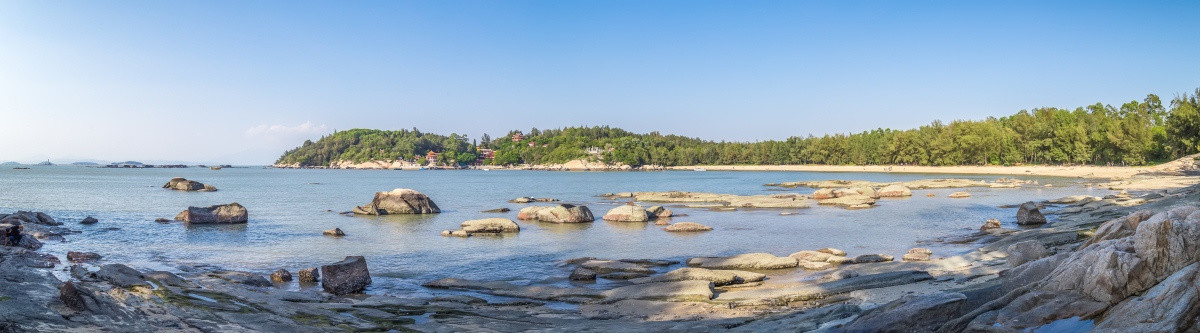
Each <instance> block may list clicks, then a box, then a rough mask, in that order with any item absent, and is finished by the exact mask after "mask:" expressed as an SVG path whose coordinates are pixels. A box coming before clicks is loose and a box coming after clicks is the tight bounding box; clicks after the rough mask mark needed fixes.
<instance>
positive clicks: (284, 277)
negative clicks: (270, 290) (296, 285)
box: [271, 268, 292, 282]
mask: <svg viewBox="0 0 1200 333" xmlns="http://www.w3.org/2000/svg"><path fill="white" fill-rule="evenodd" d="M271 281H274V282H289V281H292V272H288V271H287V270H286V269H282V268H280V269H279V270H277V271H275V272H274V273H271Z"/></svg>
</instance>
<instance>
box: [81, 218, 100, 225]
mask: <svg viewBox="0 0 1200 333" xmlns="http://www.w3.org/2000/svg"><path fill="white" fill-rule="evenodd" d="M96 222H100V220H97V219H96V218H94V217H91V216H88V217H85V218H83V220H80V221H79V224H96Z"/></svg>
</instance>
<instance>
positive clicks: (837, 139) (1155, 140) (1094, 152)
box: [278, 89, 1200, 166]
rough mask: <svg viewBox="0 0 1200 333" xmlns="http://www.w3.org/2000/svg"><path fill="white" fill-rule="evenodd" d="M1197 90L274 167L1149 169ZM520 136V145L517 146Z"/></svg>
mask: <svg viewBox="0 0 1200 333" xmlns="http://www.w3.org/2000/svg"><path fill="white" fill-rule="evenodd" d="M1198 99H1200V89H1196V91H1195V93H1194V94H1183V95H1181V96H1177V97H1175V98H1173V99H1172V100H1171V101H1170V102H1169V104H1168V105H1164V104H1163V102H1162V100H1161V99H1160V98H1159V97H1158V96H1156V95H1153V94H1151V95H1148V96H1146V98H1145V99H1143V100H1141V101H1130V102H1128V103H1124V104H1122V105H1120V106H1112V105H1105V104H1102V103H1096V104H1092V105H1087V106H1082V107H1077V108H1075V109H1061V108H1052V107H1050V108H1036V109H1032V110H1021V111H1019V112H1017V113H1016V114H1013V115H1011V116H1007V117H1001V118H994V117H989V118H987V119H984V120H955V121H951V122H949V123H946V122H942V121H934V122H933V123H931V124H929V125H925V126H921V127H919V128H915V129H907V130H895V129H882V128H881V129H874V130H869V131H863V132H860V133H851V134H826V135H823V136H813V135H808V136H804V137H799V136H794V137H790V138H787V139H786V140H768V141H759V142H724V141H710V140H702V139H699V138H691V137H684V136H678V135H663V134H661V133H658V132H651V133H645V134H639V133H632V132H629V131H625V130H622V129H619V128H611V127H608V126H596V127H567V128H562V129H550V130H538V129H536V128H534V129H531V130H529V131H527V132H522V131H510V132H509V133H507V134H506V135H505V136H504V137H500V138H495V139H493V138H491V137H490V136H489V135H487V134H484V135H483V136H482V137H481V138H480V140H478V141H472V140H470V139H468V138H467V136H466V135H458V134H451V135H449V136H442V135H436V134H427V133H421V132H420V131H418V130H417V129H415V128H414V129H412V130H399V131H383V130H368V129H353V130H348V131H339V132H335V133H333V134H331V135H328V136H325V137H322V138H321V139H320V140H318V141H316V142H312V141H305V142H304V144H303V145H302V146H300V147H297V148H295V149H292V150H289V151H288V152H286V153H285V154H284V155H283V156H282V157H281V158H280V159H279V161H278V163H299V164H301V165H306V166H314V165H329V164H330V163H332V162H334V161H338V160H345V161H355V162H362V161H366V160H396V159H404V160H409V161H417V162H423V161H422V160H421V159H422V157H423V156H424V154H425V153H426V152H428V151H431V150H432V151H435V152H438V153H441V154H442V156H443V157H442V158H440V160H441V161H443V162H450V161H453V162H451V163H454V164H471V163H475V162H476V160H477V157H478V156H483V155H481V153H480V152H479V149H492V150H494V151H495V158H494V159H486V160H482V161H480V162H482V163H484V164H492V165H512V164H522V163H529V164H551V163H563V162H566V161H570V160H575V159H591V160H597V161H604V162H610V163H612V162H615V163H623V164H627V165H632V166H640V165H647V164H649V165H663V166H676V165H717V164H746V165H779V164H834V165H870V164H905V165H1021V164H1094V165H1145V164H1151V163H1157V162H1162V161H1166V160H1171V159H1174V158H1178V157H1181V156H1186V155H1190V154H1195V153H1197V152H1200V100H1198ZM516 134H520V135H521V136H520V138H521V140H519V141H513V140H512V138H513V136H514V135H516Z"/></svg>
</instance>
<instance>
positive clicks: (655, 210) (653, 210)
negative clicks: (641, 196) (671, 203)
mask: <svg viewBox="0 0 1200 333" xmlns="http://www.w3.org/2000/svg"><path fill="white" fill-rule="evenodd" d="M646 213H647V214H650V216H651V217H671V216H674V215H675V212H672V211H671V210H670V209H667V208H666V207H663V206H650V207H647V208H646Z"/></svg>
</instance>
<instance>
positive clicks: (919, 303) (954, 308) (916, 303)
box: [842, 292, 967, 332]
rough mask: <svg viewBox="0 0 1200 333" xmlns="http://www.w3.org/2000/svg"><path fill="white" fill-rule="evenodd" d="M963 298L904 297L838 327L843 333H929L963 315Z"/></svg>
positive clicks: (955, 295) (949, 295)
mask: <svg viewBox="0 0 1200 333" xmlns="http://www.w3.org/2000/svg"><path fill="white" fill-rule="evenodd" d="M966 304H967V296H966V295H963V294H961V293H953V292H939V293H934V294H929V295H921V296H916V295H908V296H904V297H901V298H900V299H897V300H895V301H892V302H889V303H887V304H884V305H881V306H879V307H877V308H874V309H871V310H870V311H867V312H865V313H863V314H862V315H860V316H859V317H858V319H856V320H854V321H853V322H851V323H849V324H846V325H845V326H843V327H842V330H843V331H845V332H933V331H937V329H938V327H939V326H940V325H941V323H944V322H946V321H949V320H951V319H953V318H957V317H958V316H961V315H962V314H963V313H965V312H966Z"/></svg>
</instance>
